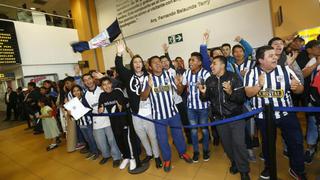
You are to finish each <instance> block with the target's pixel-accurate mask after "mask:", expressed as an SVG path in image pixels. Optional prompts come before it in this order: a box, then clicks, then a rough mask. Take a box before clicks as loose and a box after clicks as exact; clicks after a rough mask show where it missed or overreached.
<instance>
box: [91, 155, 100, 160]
mask: <svg viewBox="0 0 320 180" xmlns="http://www.w3.org/2000/svg"><path fill="white" fill-rule="evenodd" d="M98 157H99V154H94V155H93V156H92V157H91V160H96V159H98Z"/></svg>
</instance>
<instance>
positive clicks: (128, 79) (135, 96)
mask: <svg viewBox="0 0 320 180" xmlns="http://www.w3.org/2000/svg"><path fill="white" fill-rule="evenodd" d="M130 64H132V62H131V63H130ZM115 65H116V71H117V73H118V74H119V78H120V80H121V81H122V82H123V83H124V86H125V88H126V90H127V93H128V97H129V104H130V108H131V110H132V112H134V113H138V111H139V104H140V93H141V90H142V84H140V83H138V79H137V78H138V76H137V75H135V73H134V72H133V69H132V70H129V69H127V68H126V67H125V66H124V65H123V59H122V56H116V59H115ZM142 76H148V73H147V72H146V71H144V74H143V75H142ZM133 89H135V90H136V91H132V90H133Z"/></svg>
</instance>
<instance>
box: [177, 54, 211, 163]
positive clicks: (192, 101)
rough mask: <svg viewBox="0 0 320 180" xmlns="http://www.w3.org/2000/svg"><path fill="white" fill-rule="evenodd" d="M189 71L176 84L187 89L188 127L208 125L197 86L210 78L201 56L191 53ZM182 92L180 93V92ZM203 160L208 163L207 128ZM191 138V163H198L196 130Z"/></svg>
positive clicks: (205, 104) (203, 103)
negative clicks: (203, 66)
mask: <svg viewBox="0 0 320 180" xmlns="http://www.w3.org/2000/svg"><path fill="white" fill-rule="evenodd" d="M189 63H190V69H188V70H187V71H186V72H184V73H183V76H182V80H181V79H180V82H179V83H177V85H178V87H180V88H179V89H182V90H183V89H184V88H187V93H188V99H187V106H188V119H189V122H190V125H197V124H207V123H208V119H209V118H208V116H209V112H208V102H207V101H205V102H202V101H201V99H200V91H199V88H198V85H200V84H204V82H205V81H206V80H207V79H208V77H209V76H210V73H209V72H208V71H207V70H205V69H204V68H202V55H201V54H200V53H198V52H193V53H192V54H191V58H190V61H189ZM180 92H182V91H180ZM201 129H202V134H203V160H204V161H208V160H209V158H210V151H209V131H208V127H203V128H201ZM191 138H192V145H193V158H192V159H193V162H198V161H199V141H198V128H193V129H191Z"/></svg>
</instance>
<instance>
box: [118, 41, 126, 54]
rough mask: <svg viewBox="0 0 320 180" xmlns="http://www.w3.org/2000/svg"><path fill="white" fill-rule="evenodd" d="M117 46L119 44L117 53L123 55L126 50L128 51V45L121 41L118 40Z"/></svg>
mask: <svg viewBox="0 0 320 180" xmlns="http://www.w3.org/2000/svg"><path fill="white" fill-rule="evenodd" d="M116 46H117V55H119V56H122V55H123V53H124V51H126V46H125V45H124V44H123V42H121V41H117V42H116Z"/></svg>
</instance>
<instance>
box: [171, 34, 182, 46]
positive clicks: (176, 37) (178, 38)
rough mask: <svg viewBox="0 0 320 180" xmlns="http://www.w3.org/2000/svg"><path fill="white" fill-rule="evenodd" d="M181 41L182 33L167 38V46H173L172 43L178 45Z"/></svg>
mask: <svg viewBox="0 0 320 180" xmlns="http://www.w3.org/2000/svg"><path fill="white" fill-rule="evenodd" d="M182 41H183V36H182V33H179V34H175V35H172V36H169V37H168V42H169V44H174V43H178V42H182Z"/></svg>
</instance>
